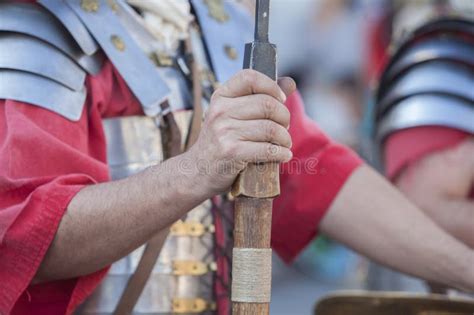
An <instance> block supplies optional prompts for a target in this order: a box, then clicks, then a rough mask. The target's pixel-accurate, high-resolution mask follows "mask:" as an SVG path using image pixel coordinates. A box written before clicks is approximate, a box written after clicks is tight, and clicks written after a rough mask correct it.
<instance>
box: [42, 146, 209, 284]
mask: <svg viewBox="0 0 474 315" xmlns="http://www.w3.org/2000/svg"><path fill="white" fill-rule="evenodd" d="M183 163H184V164H183ZM185 163H187V164H186V165H187V166H188V167H186V168H185V171H182V170H181V169H180V168H182V167H183V165H185ZM191 163H192V161H191V160H189V158H188V157H186V156H185V155H181V156H179V157H176V158H173V159H170V160H168V161H166V162H164V163H162V164H160V165H157V166H154V167H150V168H148V169H146V170H145V171H143V172H141V173H139V174H137V175H135V176H132V177H129V178H127V179H123V180H119V181H114V182H109V183H104V184H99V185H93V186H89V187H86V188H84V189H82V190H81V191H80V192H79V193H78V194H77V195H76V196H75V197H74V198H73V199H72V201H71V203H70V204H69V207H68V209H67V211H66V214H65V215H64V217H63V218H62V220H61V223H60V225H59V229H58V231H57V233H56V236H55V239H54V241H53V242H52V244H51V246H50V248H49V250H48V252H47V254H46V256H45V259H44V260H43V262H42V264H41V266H40V269H39V271H38V273H37V275H36V277H35V281H48V280H54V279H65V278H72V277H77V276H81V275H85V274H89V273H92V272H95V271H97V270H100V269H101V268H103V267H105V266H107V265H109V264H110V263H112V262H114V261H116V260H118V259H119V258H121V257H123V256H125V255H126V254H128V253H129V252H130V251H132V250H134V249H135V248H137V247H139V246H140V245H142V244H143V243H145V242H146V241H147V240H149V239H150V238H151V237H152V236H154V235H155V234H157V233H161V234H162V237H166V234H167V227H169V226H170V225H171V224H172V223H174V222H175V221H177V220H178V219H179V218H180V217H182V216H183V215H184V214H185V213H186V212H187V211H189V210H191V209H192V208H194V207H195V206H196V205H198V204H199V203H201V202H202V201H204V200H205V199H206V198H208V197H209V195H207V193H209V192H208V191H206V189H205V184H204V183H203V182H202V181H201V179H200V177H199V176H200V175H199V173H198V170H197V169H195V168H193V167H191V166H190V165H191Z"/></svg>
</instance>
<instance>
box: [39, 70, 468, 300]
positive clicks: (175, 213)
mask: <svg viewBox="0 0 474 315" xmlns="http://www.w3.org/2000/svg"><path fill="white" fill-rule="evenodd" d="M279 85H280V86H278V85H277V84H276V83H275V82H273V81H271V80H270V79H269V78H267V77H265V76H263V75H261V74H259V73H257V72H254V71H251V70H244V71H241V72H240V73H238V74H237V75H236V76H234V77H233V78H232V79H231V80H230V81H229V82H227V83H226V84H224V85H223V86H222V87H220V88H219V89H218V90H217V91H216V92H215V94H214V95H213V97H212V100H211V105H210V109H209V112H208V114H207V116H206V119H205V121H204V125H203V129H202V131H201V134H200V135H199V138H198V140H197V142H196V144H195V145H194V146H193V147H192V148H191V149H190V150H189V151H188V152H186V153H184V154H182V155H180V156H177V157H175V158H172V159H169V160H167V161H166V162H164V163H161V164H159V165H156V166H153V167H150V168H148V169H147V170H145V171H143V172H142V173H139V174H137V175H135V176H132V177H130V178H127V179H123V180H120V181H115V182H110V183H105V184H99V185H94V186H90V187H87V188H85V189H83V190H81V191H80V192H79V193H78V194H77V195H76V196H75V198H73V200H72V202H71V203H70V205H69V207H68V209H67V213H66V215H65V216H64V218H63V219H62V221H61V223H60V226H59V229H58V232H57V235H56V237H55V239H54V241H53V243H52V245H51V246H50V248H49V250H48V252H47V255H46V257H45V259H44V260H43V262H42V265H41V267H40V269H39V271H38V273H37V275H36V277H35V281H36V282H42V281H51V280H55V279H65V278H71V277H77V276H81V275H85V274H88V273H91V272H94V271H96V270H99V269H100V268H102V267H104V266H106V265H108V264H110V263H112V262H114V261H116V260H117V259H119V258H121V257H123V256H125V255H126V254H128V253H129V252H130V251H132V250H133V249H135V248H137V247H138V246H140V245H142V244H143V243H145V242H146V241H147V240H148V239H150V238H151V237H152V236H153V235H156V234H157V233H159V234H160V235H161V237H163V238H164V237H166V233H167V232H166V230H167V228H168V227H169V226H170V225H171V224H172V223H173V222H175V221H176V220H178V219H179V218H180V217H182V216H183V215H184V214H185V213H186V212H187V211H189V210H191V209H192V208H193V207H195V206H196V205H198V204H199V203H201V202H202V201H204V200H206V199H208V198H209V197H212V196H214V195H216V194H218V193H222V192H225V191H228V189H229V187H230V186H231V185H232V183H233V181H234V180H235V177H236V175H237V174H238V172H240V171H241V170H242V169H244V168H245V166H246V164H247V163H248V162H268V161H277V162H284V161H288V160H289V159H291V156H292V155H291V151H290V149H289V148H290V147H291V138H290V136H289V134H288V131H287V127H288V124H289V112H288V110H287V109H286V107H285V106H284V105H283V103H284V101H285V98H286V97H285V94H286V95H289V94H291V93H292V92H293V91H294V90H295V84H294V82H293V81H292V80H290V79H283V80H280V81H279ZM283 91H284V92H285V93H283ZM249 130H252V132H249ZM203 161H205V163H203ZM176 187H179V189H176ZM177 200H179V202H176V201H177ZM368 200H370V202H367V201H368ZM130 209H133V211H130ZM407 218H410V220H408V219H407ZM321 229H322V231H324V232H325V233H327V234H328V235H330V236H332V237H334V238H336V239H338V240H340V241H342V242H343V243H346V244H348V245H349V246H351V247H353V248H355V249H356V250H359V251H360V252H361V253H363V254H365V255H367V256H369V257H371V258H374V259H376V260H378V261H379V262H381V263H384V264H387V265H389V266H392V267H394V268H397V269H399V270H402V271H404V272H407V273H410V274H413V275H416V276H419V277H423V278H426V279H438V280H440V279H441V280H440V281H443V282H445V283H447V284H450V285H452V286H455V287H458V288H461V289H465V290H468V291H474V270H473V269H472V266H473V265H474V252H473V251H472V250H470V249H469V248H467V247H466V246H465V245H463V244H462V243H460V242H458V241H457V240H456V239H454V238H453V237H451V236H450V235H449V234H448V233H446V232H444V231H443V230H442V229H440V228H439V227H438V226H437V225H435V224H434V223H433V222H432V221H431V220H430V219H429V218H428V217H427V216H426V215H425V214H423V212H421V211H420V210H418V209H417V208H416V207H415V206H413V205H412V204H411V203H409V202H408V201H407V199H406V198H405V197H403V196H402V195H401V194H400V193H399V192H397V191H396V190H395V189H394V188H393V187H392V186H391V185H390V184H388V183H387V182H386V181H385V180H384V179H382V178H381V177H380V176H379V175H377V174H376V173H375V172H374V171H372V170H370V169H369V168H368V167H366V166H362V167H360V168H359V169H358V170H357V171H355V172H354V174H353V175H352V176H351V177H350V179H349V180H348V181H347V182H346V184H345V185H344V187H343V189H342V190H341V191H340V192H339V194H338V195H337V197H336V199H335V201H334V203H333V205H332V206H331V208H330V210H329V212H328V214H327V215H326V217H325V218H324V220H323V222H322V224H321ZM414 240H423V241H422V242H416V241H414Z"/></svg>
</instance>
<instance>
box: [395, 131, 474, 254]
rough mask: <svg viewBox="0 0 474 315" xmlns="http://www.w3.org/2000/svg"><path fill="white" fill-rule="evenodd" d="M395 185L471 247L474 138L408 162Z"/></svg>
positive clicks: (473, 242)
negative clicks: (410, 162) (410, 163)
mask: <svg viewBox="0 0 474 315" xmlns="http://www.w3.org/2000/svg"><path fill="white" fill-rule="evenodd" d="M395 183H396V185H397V187H398V188H400V190H401V191H403V193H404V194H405V195H406V196H407V197H408V198H409V199H410V200H411V201H412V202H414V203H415V204H416V205H417V206H418V207H420V209H422V210H423V211H424V212H425V213H426V214H427V215H428V216H429V217H431V218H432V219H433V220H434V221H435V222H436V223H437V224H438V225H439V226H440V227H442V228H443V229H445V230H446V231H447V232H449V233H450V234H452V235H453V236H454V237H456V238H457V239H459V240H460V241H463V242H464V243H466V244H467V245H468V246H470V247H471V248H474V201H473V199H472V196H471V192H472V191H473V188H474V138H473V137H470V138H469V139H467V140H465V141H463V142H462V143H460V144H459V145H457V146H455V147H452V148H449V149H447V150H442V151H437V152H434V153H432V154H429V155H427V156H426V157H424V158H422V159H421V160H419V161H417V162H415V163H413V164H412V165H410V166H408V167H407V168H406V169H405V170H403V171H402V173H401V174H400V175H399V176H398V178H397V179H396V180H395Z"/></svg>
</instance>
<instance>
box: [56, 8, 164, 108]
mask: <svg viewBox="0 0 474 315" xmlns="http://www.w3.org/2000/svg"><path fill="white" fill-rule="evenodd" d="M64 1H65V2H66V4H67V5H69V7H70V8H71V9H72V10H73V11H74V13H75V14H76V15H77V16H78V17H79V19H80V20H81V21H82V23H83V24H84V25H85V27H86V28H87V30H88V31H89V32H90V33H91V34H92V36H93V37H94V38H95V40H96V41H97V42H98V44H99V46H100V47H101V48H102V50H103V51H104V52H105V54H106V55H107V57H108V58H109V59H110V60H111V61H112V63H113V64H114V66H115V67H116V68H117V70H118V71H119V73H120V74H121V75H122V77H123V79H124V80H125V82H126V83H127V85H128V87H129V88H130V89H131V90H132V92H133V94H134V95H135V97H136V98H137V99H138V100H139V102H140V103H141V105H142V107H143V110H144V112H145V114H147V115H149V116H156V115H157V114H159V113H160V112H161V107H160V106H159V105H160V104H161V103H162V102H163V101H164V100H165V99H166V98H168V97H169V94H170V90H169V87H168V86H167V84H166V82H165V81H164V80H163V79H162V78H161V76H160V74H159V72H158V70H157V69H156V67H155V66H154V64H153V63H152V61H151V60H150V59H149V58H148V56H147V55H146V54H145V53H144V52H143V51H142V50H141V49H140V47H139V46H138V45H137V43H136V42H135V41H134V40H133V39H132V37H131V35H130V34H129V33H128V31H127V30H126V29H125V28H124V26H123V25H122V23H121V22H120V20H119V17H118V16H117V15H116V14H115V12H114V10H120V6H119V5H116V4H115V5H114V3H112V2H111V1H106V0H91V1H90V2H89V4H90V6H86V5H84V4H85V2H84V1H79V0H64Z"/></svg>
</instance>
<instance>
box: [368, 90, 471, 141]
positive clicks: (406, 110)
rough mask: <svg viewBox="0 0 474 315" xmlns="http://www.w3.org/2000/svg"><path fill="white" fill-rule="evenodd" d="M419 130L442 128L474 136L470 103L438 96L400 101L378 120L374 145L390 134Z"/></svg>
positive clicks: (413, 97)
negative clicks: (461, 131)
mask: <svg viewBox="0 0 474 315" xmlns="http://www.w3.org/2000/svg"><path fill="white" fill-rule="evenodd" d="M420 126H444V127H451V128H454V129H459V130H463V131H466V132H469V133H471V134H474V103H472V102H471V103H469V102H464V101H462V100H459V99H456V98H452V97H447V96H440V95H417V96H412V97H410V98H408V99H405V100H403V101H402V102H400V103H399V104H397V105H396V106H395V107H394V108H393V109H392V110H390V112H388V113H387V114H386V115H385V116H384V118H383V119H382V120H381V122H380V124H379V126H378V130H377V139H378V143H382V142H383V141H384V139H385V138H386V137H387V136H388V135H390V134H391V133H393V132H396V131H398V130H403V129H407V128H413V127H420Z"/></svg>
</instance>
